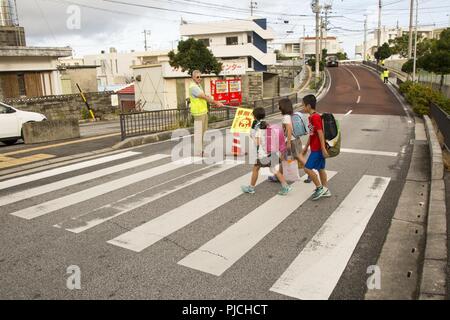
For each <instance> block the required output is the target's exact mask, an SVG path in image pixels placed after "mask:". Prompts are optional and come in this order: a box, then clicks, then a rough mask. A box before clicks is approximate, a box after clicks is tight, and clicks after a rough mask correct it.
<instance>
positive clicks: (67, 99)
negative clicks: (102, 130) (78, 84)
mask: <svg viewBox="0 0 450 320" xmlns="http://www.w3.org/2000/svg"><path fill="white" fill-rule="evenodd" d="M112 94H113V92H95V93H85V96H86V99H87V101H88V103H89V105H90V106H91V108H92V109H93V110H94V113H95V116H96V118H100V119H101V120H111V119H116V118H118V114H119V111H120V110H119V107H113V106H111V95H112ZM5 103H6V104H9V105H11V106H13V107H15V108H18V109H20V110H22V111H31V112H38V113H42V114H44V115H45V116H46V117H47V118H48V119H49V120H68V119H78V120H82V119H83V113H82V109H83V108H86V106H85V104H84V102H83V99H82V98H81V96H80V95H79V94H68V95H59V96H45V97H38V98H24V99H6V100H5Z"/></svg>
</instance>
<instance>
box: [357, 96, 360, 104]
mask: <svg viewBox="0 0 450 320" xmlns="http://www.w3.org/2000/svg"><path fill="white" fill-rule="evenodd" d="M360 102H361V96H358V100H357V101H356V104H359V103H360Z"/></svg>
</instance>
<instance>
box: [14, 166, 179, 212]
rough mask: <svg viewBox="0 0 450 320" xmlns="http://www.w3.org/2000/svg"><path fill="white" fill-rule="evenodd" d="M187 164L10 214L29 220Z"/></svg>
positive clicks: (94, 188)
mask: <svg viewBox="0 0 450 320" xmlns="http://www.w3.org/2000/svg"><path fill="white" fill-rule="evenodd" d="M187 165H188V164H183V163H176V162H171V163H168V164H166V165H162V166H158V167H155V168H151V169H148V170H145V171H141V172H138V173H135V174H132V175H129V176H126V177H123V178H120V179H117V180H114V181H110V182H107V183H104V184H101V185H98V186H95V187H92V188H89V189H86V190H83V191H80V192H76V193H73V194H70V195H67V196H65V197H62V198H57V199H54V200H51V201H47V202H45V203H41V204H38V205H35V206H32V207H29V208H26V209H23V210H19V211H16V212H13V213H11V215H13V216H16V217H19V218H23V219H27V220H31V219H34V218H38V217H40V216H43V215H46V214H48V213H51V212H54V211H57V210H60V209H63V208H67V207H69V206H72V205H74V204H78V203H81V202H83V201H87V200H90V199H93V198H95V197H99V196H101V195H104V194H107V193H109V192H112V191H115V190H118V189H121V188H124V187H127V186H129V185H132V184H135V183H138V182H140V181H143V180H146V179H150V178H152V177H155V176H158V175H161V174H166V173H167V172H169V171H172V170H176V169H179V168H181V167H184V166H187Z"/></svg>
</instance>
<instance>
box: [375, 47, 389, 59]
mask: <svg viewBox="0 0 450 320" xmlns="http://www.w3.org/2000/svg"><path fill="white" fill-rule="evenodd" d="M391 55H392V51H391V48H390V47H389V44H388V43H387V42H385V43H383V45H382V46H381V47H379V48H378V50H377V51H376V52H375V59H377V61H379V60H384V59H387V58H389V57H390V56H391Z"/></svg>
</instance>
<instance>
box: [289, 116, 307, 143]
mask: <svg viewBox="0 0 450 320" xmlns="http://www.w3.org/2000/svg"><path fill="white" fill-rule="evenodd" d="M308 121H309V120H308V118H306V115H304V114H302V113H301V112H294V114H293V115H292V131H293V132H292V133H293V134H294V137H296V138H299V137H302V136H306V135H307V134H309V125H308Z"/></svg>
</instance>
